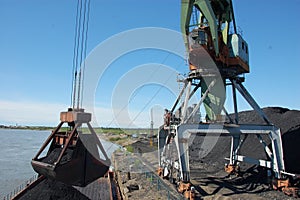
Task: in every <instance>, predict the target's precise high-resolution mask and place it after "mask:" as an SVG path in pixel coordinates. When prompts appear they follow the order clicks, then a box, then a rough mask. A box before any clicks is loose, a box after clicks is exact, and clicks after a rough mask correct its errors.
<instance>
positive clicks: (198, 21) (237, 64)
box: [158, 0, 289, 199]
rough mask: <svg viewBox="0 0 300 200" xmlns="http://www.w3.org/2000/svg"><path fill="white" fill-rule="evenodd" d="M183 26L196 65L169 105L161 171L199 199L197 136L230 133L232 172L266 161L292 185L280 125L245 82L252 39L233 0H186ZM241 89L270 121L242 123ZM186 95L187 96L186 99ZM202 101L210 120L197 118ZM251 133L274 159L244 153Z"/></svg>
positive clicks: (279, 180) (278, 181)
mask: <svg viewBox="0 0 300 200" xmlns="http://www.w3.org/2000/svg"><path fill="white" fill-rule="evenodd" d="M181 32H182V35H183V41H184V45H185V48H186V52H187V60H188V66H189V70H190V71H189V74H188V76H187V77H186V78H185V79H184V80H183V82H184V86H183V88H182V90H181V91H180V93H179V95H178V97H177V99H176V101H175V103H174V105H173V106H172V108H171V109H170V111H169V114H168V115H169V116H171V117H170V120H165V121H168V123H165V124H164V125H163V126H161V127H160V129H159V130H158V138H159V139H158V157H159V158H158V161H159V168H158V174H159V175H161V176H162V177H164V178H168V179H171V180H173V181H174V182H175V183H176V184H177V185H178V191H179V192H180V193H183V194H184V195H185V197H187V198H190V199H193V198H194V197H195V193H194V191H195V190H194V188H193V186H192V185H191V183H190V180H191V177H190V166H189V142H190V138H191V136H192V135H193V134H194V135H195V134H201V135H205V137H210V136H218V137H219V136H229V137H231V149H230V155H229V158H228V160H229V163H227V164H226V166H225V171H226V172H228V173H230V174H232V173H235V172H237V171H238V170H239V167H238V165H239V163H240V162H248V163H251V164H256V165H260V166H263V167H266V168H269V169H270V170H271V171H272V174H273V175H274V177H273V187H274V188H279V189H280V188H288V186H289V183H288V181H287V180H288V179H287V175H288V173H287V172H285V166H284V160H283V148H282V141H281V133H280V129H279V128H277V127H276V126H274V125H273V124H272V123H271V122H270V120H269V119H268V117H267V116H266V115H265V114H264V112H263V111H262V109H261V108H260V107H259V105H258V104H257V102H256V101H255V100H254V98H253V97H252V96H251V95H250V93H249V92H248V91H247V90H246V88H245V87H244V86H243V84H242V83H243V82H244V81H245V78H244V74H246V73H249V72H250V70H249V50H248V44H247V42H246V41H245V40H244V39H243V37H242V36H241V34H239V33H238V32H237V28H236V22H235V16H234V10H233V5H232V1H231V0H182V1H181ZM228 87H232V101H233V107H234V114H235V115H234V119H232V118H231V117H230V116H229V115H228V112H227V110H226V108H225V106H224V102H225V99H226V89H227V88H228ZM198 90H200V91H199V92H198ZM237 91H238V92H239V93H240V94H241V96H242V97H243V98H244V99H245V100H246V101H247V102H248V103H249V105H250V106H251V107H252V108H253V109H254V110H255V111H256V112H257V113H258V115H259V116H260V117H261V118H262V119H263V120H264V122H265V123H264V124H240V123H239V119H238V104H237V94H236V93H237ZM197 92H198V93H197ZM196 94H200V97H201V98H200V100H199V101H198V102H197V104H196V105H195V106H193V109H192V111H191V112H189V109H188V108H189V106H190V104H191V102H190V99H191V97H192V96H193V95H196ZM181 98H183V101H182V103H181V104H180V103H179V102H180V99H181ZM200 106H203V107H204V110H205V112H206V117H205V118H206V121H200V120H199V121H198V122H196V123H195V122H191V120H190V119H191V118H192V117H193V116H194V115H195V114H196V113H197V112H199V109H200ZM222 113H225V115H226V116H227V118H228V119H229V122H226V123H225V116H224V115H223V114H222ZM248 135H255V136H256V137H257V138H258V140H257V142H259V143H261V144H262V145H263V146H264V149H265V152H266V154H267V155H268V158H269V160H260V159H255V158H251V157H248V156H247V155H241V152H240V149H241V147H242V146H243V144H244V142H245V141H246V139H247V137H248ZM263 135H267V136H268V137H269V138H271V146H272V148H269V146H268V145H267V142H266V141H265V140H264V139H263V138H264V137H263ZM172 141H174V142H175V144H174V142H172ZM212 148H213V145H210V147H209V149H206V151H208V152H209V151H210V150H211V149H212ZM282 190H283V189H282Z"/></svg>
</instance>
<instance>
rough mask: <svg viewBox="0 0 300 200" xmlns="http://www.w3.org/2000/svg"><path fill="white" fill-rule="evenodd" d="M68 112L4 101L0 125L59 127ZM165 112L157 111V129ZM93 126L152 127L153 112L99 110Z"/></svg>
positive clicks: (56, 106) (48, 105)
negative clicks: (61, 119) (61, 114)
mask: <svg viewBox="0 0 300 200" xmlns="http://www.w3.org/2000/svg"><path fill="white" fill-rule="evenodd" d="M67 108H68V105H65V104H58V103H46V102H21V101H7V100H0V124H5V125H15V124H19V125H41V126H56V125H57V124H58V123H59V114H60V112H62V111H66V110H67ZM162 110H163V109H162V108H160V107H157V106H156V107H154V111H153V121H154V127H158V126H160V125H161V124H162V122H163V121H162V118H163V116H162V114H163V111H162ZM91 111H92V110H91V109H87V110H86V112H91ZM113 111H114V112H113ZM124 112H128V114H129V115H123V113H124ZM115 115H118V117H115ZM123 116H124V117H123ZM128 116H129V118H128ZM136 116H138V117H136ZM116 118H117V120H116ZM135 118H136V119H135ZM134 119H135V120H134ZM132 120H134V121H133V122H132ZM92 125H93V126H104V127H105V126H107V127H109V126H110V127H111V126H112V127H124V128H127V127H130V128H133V127H134V128H145V127H150V111H149V110H145V111H143V112H141V113H140V111H137V110H128V111H127V110H122V111H121V112H120V110H117V109H115V110H113V109H111V108H105V107H95V109H94V116H93V119H92Z"/></svg>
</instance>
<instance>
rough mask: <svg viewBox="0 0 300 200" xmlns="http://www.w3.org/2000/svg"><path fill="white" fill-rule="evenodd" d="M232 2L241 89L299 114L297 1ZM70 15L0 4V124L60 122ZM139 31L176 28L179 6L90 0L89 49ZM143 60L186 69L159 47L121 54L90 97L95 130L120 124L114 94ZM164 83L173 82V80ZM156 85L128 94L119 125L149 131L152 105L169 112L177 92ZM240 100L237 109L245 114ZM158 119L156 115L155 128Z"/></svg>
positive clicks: (48, 5) (1, 0)
mask: <svg viewBox="0 0 300 200" xmlns="http://www.w3.org/2000/svg"><path fill="white" fill-rule="evenodd" d="M233 2H234V9H235V17H236V21H237V25H238V26H239V27H240V28H241V29H242V31H243V37H244V38H245V40H246V41H247V42H248V44H249V52H250V70H251V73H250V74H247V75H246V82H245V86H246V88H247V89H248V90H249V92H250V93H251V94H252V95H253V97H254V98H255V99H256V100H257V102H258V103H259V105H261V106H262V107H265V106H282V107H287V108H290V109H300V104H299V99H300V93H299V85H300V79H299V75H300V39H299V31H300V28H299V27H300V26H299V25H300V24H299V21H298V19H299V18H300V12H299V9H300V1H299V0H289V1H286V2H285V3H283V2H282V1H280V0H274V1H270V0H266V1H259V0H254V1H249V0H244V1H237V0H234V1H233ZM75 17H76V1H70V0H69V1H58V0H52V1H37V0H35V1H20V0H19V1H17V0H0V24H1V32H0V36H1V37H0V58H1V59H0V69H1V73H0V89H1V93H0V124H16V123H18V124H23V125H24V124H29V125H55V124H57V123H58V120H59V112H60V111H63V110H65V109H66V108H67V107H68V106H69V105H70V91H71V79H72V77H71V76H72V74H71V72H72V57H73V47H74V29H75ZM143 27H162V28H168V29H172V30H175V31H180V1H179V0H164V1H159V0H154V1H138V0H127V1H121V0H111V1H102V0H98V1H97V0H91V11H90V24H89V33H88V49H87V51H88V52H90V51H92V49H94V48H95V47H96V46H97V45H98V44H100V43H101V42H103V41H105V40H107V39H108V38H110V37H111V36H113V35H115V34H118V33H120V32H122V31H127V30H130V29H134V28H143ZM141 37H143V35H142V36H141ZM145 39H147V38H146V36H145ZM111 51H113V50H111ZM99 59H101V57H99ZM148 63H162V64H164V65H167V66H169V67H171V68H173V69H176V70H177V71H178V72H180V73H186V72H187V71H188V70H187V68H186V65H185V63H184V60H183V59H180V58H178V57H176V56H175V55H169V53H168V52H164V51H161V50H157V49H147V50H140V51H136V52H130V53H128V54H126V55H124V56H121V57H120V58H119V59H117V60H116V61H114V62H113V63H112V65H111V66H110V67H109V68H108V70H107V71H105V74H104V75H103V77H101V80H100V82H99V85H98V89H97V91H96V94H95V105H96V107H97V108H96V110H97V111H98V113H99V114H98V115H99V117H98V116H97V121H98V124H99V125H100V126H117V125H118V124H116V123H115V122H114V119H113V118H114V117H113V115H112V112H111V109H112V100H111V99H112V96H113V92H112V91H113V90H114V89H115V88H116V84H117V83H118V80H120V79H121V78H122V77H123V76H124V74H126V73H128V72H129V71H130V70H132V69H134V68H135V67H137V66H140V65H143V64H148ZM151 73H152V72H149V74H151ZM169 81H170V82H175V84H177V83H176V76H175V75H174V76H173V77H170V79H169ZM160 88H161V87H160V86H159V85H156V84H153V85H146V86H142V87H140V88H137V90H135V91H133V95H132V96H133V99H131V100H130V104H129V109H130V111H129V112H130V114H129V115H130V116H131V119H129V120H127V121H126V120H124V122H123V123H121V124H120V125H122V126H126V124H127V125H128V124H130V123H131V121H132V120H133V119H136V122H134V123H135V124H136V125H137V126H148V124H149V120H150V119H149V110H150V108H151V107H154V110H157V113H160V112H161V110H162V109H163V107H168V108H169V107H171V106H172V103H173V102H174V101H175V98H176V94H173V93H172V92H170V91H169V90H168V89H166V88H163V89H160ZM158 90H160V91H159V92H157V91H158ZM155 94H156V95H155ZM153 96H155V98H152V97H153ZM131 98H132V97H131ZM151 99H152V100H151ZM240 99H241V98H239V102H241V105H240V109H241V110H244V109H249V107H248V106H246V104H245V103H244V102H243V100H240ZM149 101H150V104H149V105H148V106H147V107H146V108H144V105H145V102H149ZM229 107H230V104H229ZM230 110H231V109H230V108H229V111H230ZM160 119H161V118H160V116H156V117H155V120H156V125H157V126H158V125H159V123H160V122H159V121H160Z"/></svg>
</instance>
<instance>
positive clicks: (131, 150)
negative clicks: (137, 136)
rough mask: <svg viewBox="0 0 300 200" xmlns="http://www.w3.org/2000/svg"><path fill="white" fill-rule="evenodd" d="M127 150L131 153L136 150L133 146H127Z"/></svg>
mask: <svg viewBox="0 0 300 200" xmlns="http://www.w3.org/2000/svg"><path fill="white" fill-rule="evenodd" d="M126 149H127V151H128V152H130V153H133V151H134V148H133V146H131V145H127V146H126Z"/></svg>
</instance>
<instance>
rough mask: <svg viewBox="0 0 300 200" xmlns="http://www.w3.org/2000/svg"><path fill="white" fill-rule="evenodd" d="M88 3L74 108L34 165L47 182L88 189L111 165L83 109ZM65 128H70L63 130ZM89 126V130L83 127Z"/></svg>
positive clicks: (79, 25)
mask: <svg viewBox="0 0 300 200" xmlns="http://www.w3.org/2000/svg"><path fill="white" fill-rule="evenodd" d="M89 8H90V1H89V0H78V2H77V16H76V28H75V45H74V57H73V72H72V75H73V82H72V92H71V107H70V108H69V109H68V111H67V112H61V113H60V123H59V124H58V126H57V127H56V128H55V129H54V130H53V131H52V133H51V134H50V136H49V137H48V138H47V139H46V141H45V142H44V144H43V145H42V147H41V148H40V150H39V151H38V152H37V154H36V155H35V156H34V158H33V159H32V161H31V165H32V167H33V169H34V170H35V171H36V172H37V173H38V174H39V175H44V176H45V177H47V178H50V179H54V180H58V181H60V182H63V183H66V184H69V185H76V186H82V187H83V186H86V185H88V184H89V183H91V182H93V181H94V180H96V179H98V178H99V177H102V176H104V175H105V174H106V173H107V172H108V169H109V166H110V164H111V162H110V159H109V157H108V156H107V154H106V152H105V149H104V147H103V145H102V143H101V142H100V140H99V139H98V137H97V135H96V133H95V130H94V129H93V128H92V126H91V124H90V122H91V119H92V115H91V113H87V112H85V111H84V109H83V108H82V93H83V92H82V91H83V87H82V81H83V75H84V68H85V61H84V60H83V59H84V57H86V40H87V31H88V19H89ZM64 124H66V125H67V127H65V128H64V127H63V125H64ZM83 126H87V129H86V130H83V129H82V127H83Z"/></svg>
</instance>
